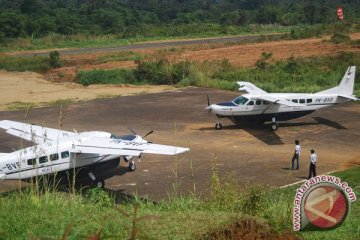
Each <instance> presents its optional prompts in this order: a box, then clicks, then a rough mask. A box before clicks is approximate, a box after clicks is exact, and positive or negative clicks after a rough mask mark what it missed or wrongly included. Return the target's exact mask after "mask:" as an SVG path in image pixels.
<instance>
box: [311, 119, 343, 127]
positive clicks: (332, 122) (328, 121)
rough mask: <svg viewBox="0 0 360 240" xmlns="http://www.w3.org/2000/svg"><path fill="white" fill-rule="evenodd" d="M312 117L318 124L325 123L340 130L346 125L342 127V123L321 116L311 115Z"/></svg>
mask: <svg viewBox="0 0 360 240" xmlns="http://www.w3.org/2000/svg"><path fill="white" fill-rule="evenodd" d="M313 119H314V120H315V121H317V122H318V123H319V124H324V125H327V126H329V127H332V128H335V129H338V130H341V129H347V128H346V127H344V126H343V125H341V124H340V123H337V122H335V121H331V120H329V119H326V118H322V117H313Z"/></svg>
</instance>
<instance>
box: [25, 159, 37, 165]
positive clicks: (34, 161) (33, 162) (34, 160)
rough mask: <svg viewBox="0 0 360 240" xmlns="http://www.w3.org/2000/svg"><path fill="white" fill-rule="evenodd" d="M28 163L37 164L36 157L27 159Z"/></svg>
mask: <svg viewBox="0 0 360 240" xmlns="http://www.w3.org/2000/svg"><path fill="white" fill-rule="evenodd" d="M27 164H28V165H36V158H31V159H28V160H27Z"/></svg>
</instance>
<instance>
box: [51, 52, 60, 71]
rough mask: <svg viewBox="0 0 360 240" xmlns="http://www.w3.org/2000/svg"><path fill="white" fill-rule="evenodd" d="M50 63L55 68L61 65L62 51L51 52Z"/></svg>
mask: <svg viewBox="0 0 360 240" xmlns="http://www.w3.org/2000/svg"><path fill="white" fill-rule="evenodd" d="M49 63H50V66H51V67H53V68H57V67H60V66H61V62H60V53H59V52H58V51H52V52H50V54H49Z"/></svg>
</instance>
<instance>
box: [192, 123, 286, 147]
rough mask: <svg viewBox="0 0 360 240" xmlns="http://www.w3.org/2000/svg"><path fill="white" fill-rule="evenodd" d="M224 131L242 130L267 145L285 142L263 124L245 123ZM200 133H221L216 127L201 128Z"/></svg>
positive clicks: (226, 128)
mask: <svg viewBox="0 0 360 240" xmlns="http://www.w3.org/2000/svg"><path fill="white" fill-rule="evenodd" d="M222 129H223V130H231V129H242V130H244V131H246V132H247V133H249V134H250V135H252V136H254V137H255V138H257V139H259V140H260V141H262V142H264V143H265V144H267V145H281V144H284V142H283V141H282V140H281V138H280V137H279V136H278V135H277V134H276V133H275V132H273V131H271V130H270V127H269V126H266V125H261V124H251V123H248V124H246V123H244V124H241V125H227V126H223V128H222ZM198 130H200V131H219V130H216V129H215V128H214V127H205V128H199V129H198ZM220 131H222V130H220Z"/></svg>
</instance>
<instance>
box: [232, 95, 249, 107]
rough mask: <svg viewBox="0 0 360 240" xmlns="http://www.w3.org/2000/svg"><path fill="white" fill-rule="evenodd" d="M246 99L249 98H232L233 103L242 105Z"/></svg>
mask: <svg viewBox="0 0 360 240" xmlns="http://www.w3.org/2000/svg"><path fill="white" fill-rule="evenodd" d="M247 101H249V99H247V98H246V97H243V96H240V97H237V98H235V99H234V100H233V103H235V104H236V105H244V104H245V103H246V102H247Z"/></svg>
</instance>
